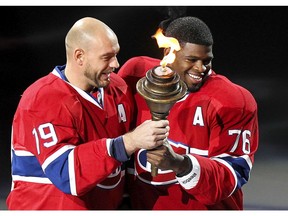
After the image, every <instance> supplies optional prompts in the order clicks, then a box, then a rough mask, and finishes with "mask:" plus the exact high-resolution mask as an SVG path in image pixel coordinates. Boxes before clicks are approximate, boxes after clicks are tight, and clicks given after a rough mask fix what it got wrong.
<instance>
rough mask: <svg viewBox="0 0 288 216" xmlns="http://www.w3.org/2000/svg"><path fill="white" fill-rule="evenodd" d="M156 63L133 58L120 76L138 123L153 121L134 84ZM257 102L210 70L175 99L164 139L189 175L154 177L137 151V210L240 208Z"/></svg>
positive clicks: (168, 172)
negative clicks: (185, 158)
mask: <svg viewBox="0 0 288 216" xmlns="http://www.w3.org/2000/svg"><path fill="white" fill-rule="evenodd" d="M159 63H160V61H159V60H158V59H153V58H150V57H144V56H141V57H134V58H132V59H130V60H128V61H127V62H126V63H125V64H124V65H123V66H122V67H121V69H120V71H119V72H118V74H119V75H120V76H121V77H122V78H124V79H125V80H126V82H127V83H128V84H129V86H130V88H131V90H132V92H133V94H134V97H135V101H136V104H137V109H138V113H137V123H136V124H139V123H140V122H143V121H144V120H146V119H151V114H150V111H149V109H148V107H147V105H146V102H145V100H144V99H143V98H142V97H141V96H140V94H138V93H137V91H136V83H137V81H138V80H139V79H140V78H142V77H144V76H145V74H146V72H147V71H148V70H149V69H152V68H153V67H155V66H157V65H159ZM257 118H258V117H257V104H256V101H255V100H254V98H253V96H252V95H251V94H250V92H248V91H247V90H246V89H244V88H242V87H240V86H238V85H236V84H234V83H232V82H231V81H229V80H228V79H227V78H225V77H224V76H221V75H217V74H216V73H215V72H214V71H212V70H211V71H210V72H209V78H208V79H207V80H206V82H205V84H204V85H203V86H202V87H201V88H200V90H199V91H197V92H195V93H187V95H186V96H185V97H184V98H183V99H181V100H179V101H177V102H176V103H175V105H174V106H173V107H172V108H171V110H170V113H169V115H168V120H169V122H170V123H169V124H170V132H169V137H168V141H169V143H170V145H171V146H172V147H173V149H174V151H175V152H177V153H179V154H189V157H190V159H191V160H192V163H193V169H192V171H191V173H189V174H188V175H185V176H183V177H181V178H177V177H176V176H175V174H174V173H173V172H172V171H171V170H166V171H162V170H159V171H158V175H157V176H155V177H152V176H151V174H150V172H151V164H149V162H147V158H146V151H145V150H143V149H142V150H140V151H138V152H136V153H135V158H134V160H135V162H134V168H135V170H133V169H132V170H131V171H130V172H131V174H133V175H134V176H136V177H135V178H133V180H134V182H133V184H132V183H130V184H131V186H130V188H131V192H130V196H131V202H132V207H133V208H135V209H160V210H167V209H172V210H205V209H243V195H242V190H241V187H242V186H243V185H244V184H245V183H246V182H247V181H248V179H249V175H250V171H251V168H252V164H253V162H254V154H255V152H256V150H257V148H258V119H257Z"/></svg>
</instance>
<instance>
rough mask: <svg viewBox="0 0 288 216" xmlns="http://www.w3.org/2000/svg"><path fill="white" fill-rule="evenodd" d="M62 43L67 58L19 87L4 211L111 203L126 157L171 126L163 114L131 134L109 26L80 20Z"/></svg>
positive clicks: (153, 143) (118, 197)
mask: <svg viewBox="0 0 288 216" xmlns="http://www.w3.org/2000/svg"><path fill="white" fill-rule="evenodd" d="M65 44H66V53H67V62H66V64H65V65H63V66H56V67H55V68H54V70H53V71H52V72H51V73H49V74H48V75H46V76H45V77H43V78H41V79H39V80H37V81H36V82H34V83H33V84H32V85H31V86H29V87H28V88H27V89H26V90H25V92H24V93H23V95H22V98H21V100H20V102H19V105H18V107H17V110H16V113H15V116H14V119H13V128H12V149H11V154H12V189H11V192H10V194H9V196H8V198H7V206H8V209H10V210H12V209H13V210H86V209H91V210H92V209H99V210H105V209H109V210H112V209H117V208H119V205H120V203H121V201H122V197H123V190H124V189H123V187H124V178H123V176H124V175H125V171H124V166H123V164H124V162H125V161H127V160H129V158H130V156H131V154H132V153H133V152H135V151H136V150H139V149H140V148H145V149H152V148H155V147H157V146H159V145H162V144H163V140H164V139H165V138H166V137H167V135H168V132H169V125H168V121H166V120H165V121H164V120H163V121H146V122H144V123H143V124H142V125H140V126H138V127H137V128H136V129H134V130H132V131H130V132H129V130H130V129H131V128H130V123H131V120H132V119H131V118H132V111H133V110H132V109H133V106H132V102H131V94H130V93H129V92H128V91H127V86H126V84H125V82H124V81H123V80H122V79H121V78H120V77H119V76H118V75H117V74H115V73H113V71H114V69H115V68H118V67H119V63H118V60H117V57H116V56H117V54H118V52H119V49H120V46H119V44H118V40H117V36H116V35H115V33H114V32H113V31H112V30H111V29H110V28H109V27H108V26H107V25H105V24H104V23H103V22H101V21H99V20H97V19H94V18H91V17H85V18H83V19H80V20H79V21H77V22H76V23H75V24H74V25H73V26H72V28H71V29H70V30H69V32H68V33H67V36H66V39H65Z"/></svg>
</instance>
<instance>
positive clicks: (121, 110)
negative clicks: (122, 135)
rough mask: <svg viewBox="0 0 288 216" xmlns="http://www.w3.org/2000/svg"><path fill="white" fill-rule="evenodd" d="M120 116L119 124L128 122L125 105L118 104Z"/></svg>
mask: <svg viewBox="0 0 288 216" xmlns="http://www.w3.org/2000/svg"><path fill="white" fill-rule="evenodd" d="M118 114H119V122H121V121H122V122H126V121H127V119H126V112H125V109H124V106H123V104H118Z"/></svg>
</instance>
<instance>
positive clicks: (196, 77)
mask: <svg viewBox="0 0 288 216" xmlns="http://www.w3.org/2000/svg"><path fill="white" fill-rule="evenodd" d="M189 76H190V77H192V78H193V79H196V80H202V77H200V76H196V75H193V74H189Z"/></svg>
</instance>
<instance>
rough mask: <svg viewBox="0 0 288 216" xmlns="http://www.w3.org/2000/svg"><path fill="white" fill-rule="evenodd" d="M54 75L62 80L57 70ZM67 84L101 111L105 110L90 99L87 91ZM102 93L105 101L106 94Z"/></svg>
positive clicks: (53, 72)
mask: <svg viewBox="0 0 288 216" xmlns="http://www.w3.org/2000/svg"><path fill="white" fill-rule="evenodd" d="M52 74H54V75H55V76H57V77H59V78H60V79H62V78H61V76H60V75H59V73H58V72H57V70H56V69H54V70H53V71H52ZM64 81H65V80H64ZM65 82H66V81H65ZM66 83H68V84H69V85H70V86H71V87H72V88H74V89H75V90H76V91H77V92H78V93H79V94H80V95H81V96H82V97H83V98H84V99H86V100H88V101H90V102H91V103H93V104H94V105H96V106H97V107H99V108H100V109H103V108H102V107H101V106H100V105H99V104H98V103H97V102H96V101H95V100H94V99H93V98H92V97H90V96H89V95H88V94H87V93H86V92H85V91H83V90H82V89H80V88H78V87H77V86H74V85H72V84H71V83H69V82H66ZM101 93H103V94H102V97H103V100H104V92H101Z"/></svg>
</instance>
